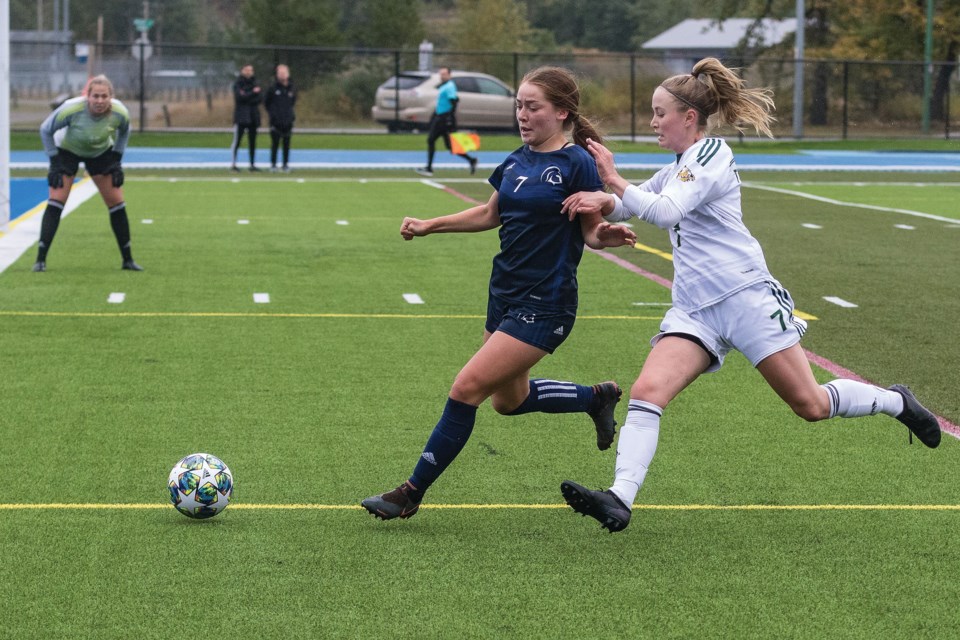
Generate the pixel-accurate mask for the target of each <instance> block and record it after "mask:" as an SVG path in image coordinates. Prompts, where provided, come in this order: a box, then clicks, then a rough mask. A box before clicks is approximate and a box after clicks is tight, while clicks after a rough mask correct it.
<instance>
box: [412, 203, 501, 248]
mask: <svg viewBox="0 0 960 640" xmlns="http://www.w3.org/2000/svg"><path fill="white" fill-rule="evenodd" d="M499 203H500V199H499V196H498V194H497V192H496V191H494V192H493V194H492V195H491V196H490V199H489V200H487V201H486V202H485V203H484V204H479V205H477V206H475V207H470V208H469V209H465V210H463V211H461V212H459V213H454V214H451V215H449V216H441V217H439V218H431V219H429V220H420V219H418V218H404V219H403V223H402V224H401V225H400V235H401V236H403V239H404V240H413V239H414V238H416V237H418V236H427V235H430V234H431V233H464V232H466V233H471V232H476V231H489V230H490V229H496V228H497V227H499V226H500V204H499Z"/></svg>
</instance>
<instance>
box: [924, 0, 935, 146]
mask: <svg viewBox="0 0 960 640" xmlns="http://www.w3.org/2000/svg"><path fill="white" fill-rule="evenodd" d="M932 84H933V0H927V33H926V37H925V38H924V39H923V132H924V133H930V94H931V89H932V86H931V85H932Z"/></svg>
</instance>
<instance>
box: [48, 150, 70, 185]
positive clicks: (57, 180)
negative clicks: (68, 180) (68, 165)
mask: <svg viewBox="0 0 960 640" xmlns="http://www.w3.org/2000/svg"><path fill="white" fill-rule="evenodd" d="M64 173H66V171H65V169H64V166H63V163H62V162H61V161H60V154H59V153H58V154H56V155H53V156H50V168H49V169H48V170H47V184H48V185H50V187H51V188H53V189H60V188H61V187H63V174H64Z"/></svg>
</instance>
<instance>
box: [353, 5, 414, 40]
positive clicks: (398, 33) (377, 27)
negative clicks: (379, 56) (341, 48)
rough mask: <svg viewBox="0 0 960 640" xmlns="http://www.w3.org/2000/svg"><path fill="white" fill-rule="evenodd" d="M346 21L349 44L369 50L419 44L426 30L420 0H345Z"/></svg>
mask: <svg viewBox="0 0 960 640" xmlns="http://www.w3.org/2000/svg"><path fill="white" fill-rule="evenodd" d="M343 23H344V30H345V31H346V32H347V35H348V40H349V42H350V44H351V45H353V46H358V47H366V48H369V49H403V48H412V47H416V46H417V45H419V44H420V41H421V40H422V39H423V37H424V34H425V33H426V31H425V29H424V26H423V20H422V18H421V17H420V0H355V1H351V2H345V3H344V6H343Z"/></svg>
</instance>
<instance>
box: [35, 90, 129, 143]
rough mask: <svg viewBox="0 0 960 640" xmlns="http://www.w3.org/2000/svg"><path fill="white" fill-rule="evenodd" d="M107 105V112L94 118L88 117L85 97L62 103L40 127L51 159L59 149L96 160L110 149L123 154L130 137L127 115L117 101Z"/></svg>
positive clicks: (127, 112) (41, 136)
mask: <svg viewBox="0 0 960 640" xmlns="http://www.w3.org/2000/svg"><path fill="white" fill-rule="evenodd" d="M110 105H111V106H110V111H108V112H107V113H105V114H104V115H102V116H100V117H98V118H96V117H94V116H92V115H90V111H89V110H88V109H87V99H86V98H84V97H80V98H71V99H70V100H67V101H66V102H64V103H63V104H62V105H60V106H59V107H57V108H56V109H55V110H54V111H53V113H51V114H50V115H49V116H47V119H46V120H44V121H43V124H41V125H40V139H41V140H43V149H44V151H46V152H47V155H48V156H50V157H53V156H55V155H56V154H57V148H58V147H59V148H61V149H66V150H67V151H70V152H71V153H75V154H76V155H78V156H80V157H81V158H96V157H97V156H99V155H100V154H102V153H103V152H104V151H107V150H108V149H110V148H111V147H112V148H113V150H114V151H116V152H117V153H119V154H121V155H122V154H123V152H124V150H125V149H126V147H127V140H128V139H129V138H130V112H129V111H127V108H126V107H125V106H123V103H122V102H120V101H119V100H111V101H110Z"/></svg>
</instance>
